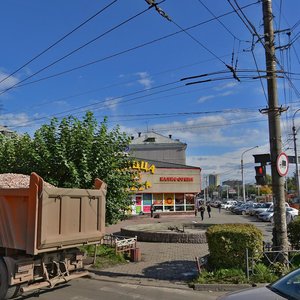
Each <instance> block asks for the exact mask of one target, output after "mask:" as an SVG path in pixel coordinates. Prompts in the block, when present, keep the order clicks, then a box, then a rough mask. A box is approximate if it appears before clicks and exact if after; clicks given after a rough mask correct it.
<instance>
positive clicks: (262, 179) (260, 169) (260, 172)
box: [255, 166, 267, 185]
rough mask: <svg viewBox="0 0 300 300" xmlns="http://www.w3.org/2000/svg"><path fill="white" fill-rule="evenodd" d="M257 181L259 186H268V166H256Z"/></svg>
mask: <svg viewBox="0 0 300 300" xmlns="http://www.w3.org/2000/svg"><path fill="white" fill-rule="evenodd" d="M255 180H256V184H257V185H266V184H267V176H266V166H256V167H255Z"/></svg>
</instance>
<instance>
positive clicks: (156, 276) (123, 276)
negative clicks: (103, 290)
mask: <svg viewBox="0 0 300 300" xmlns="http://www.w3.org/2000/svg"><path fill="white" fill-rule="evenodd" d="M177 221H178V222H198V223H203V224H225V223H251V224H254V225H256V226H257V227H259V228H260V229H261V230H262V231H263V233H264V237H265V239H269V238H270V232H271V226H270V225H269V224H266V223H261V222H256V221H255V219H253V217H249V216H239V215H233V214H232V213H230V212H227V211H225V210H222V211H221V213H219V212H218V210H217V209H213V210H212V217H211V218H210V219H209V218H208V216H207V214H206V215H205V219H204V221H201V218H200V217H195V216H194V215H180V216H176V215H175V216H174V215H171V216H166V215H165V216H164V215H162V216H161V217H160V218H159V219H155V218H150V216H145V215H144V216H138V217H134V218H132V219H130V220H125V221H123V222H120V223H118V224H116V225H112V226H109V227H108V228H107V230H106V232H107V233H108V234H110V233H115V234H116V233H118V232H119V231H120V229H121V228H123V227H126V226H129V225H130V226H132V225H139V224H155V223H166V222H177ZM138 248H140V250H141V253H142V261H141V262H137V263H133V262H128V263H127V264H122V265H118V266H113V267H109V268H106V269H102V270H98V271H95V274H97V276H102V279H103V280H115V281H118V282H128V283H129V282H130V283H133V284H153V282H155V281H156V284H157V281H159V286H161V285H168V284H170V283H171V284H174V283H175V284H176V285H181V286H182V287H183V286H185V287H187V285H186V282H187V281H189V280H191V279H193V278H195V276H196V275H197V273H198V271H197V266H196V261H195V257H203V256H205V255H207V254H208V246H207V244H181V243H151V242H138Z"/></svg>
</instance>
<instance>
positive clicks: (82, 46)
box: [0, 8, 148, 95]
mask: <svg viewBox="0 0 300 300" xmlns="http://www.w3.org/2000/svg"><path fill="white" fill-rule="evenodd" d="M146 11H148V8H147V9H145V10H143V11H141V12H139V13H137V14H136V15H134V16H132V17H130V18H128V19H126V20H125V21H123V22H121V23H119V24H118V25H116V26H113V27H112V28H111V29H109V30H107V31H105V32H104V33H102V34H100V35H98V36H96V37H95V38H93V39H92V40H90V41H88V42H87V43H85V44H83V45H81V46H80V47H78V48H76V49H74V50H72V51H71V52H69V53H67V54H66V55H64V56H62V57H61V58H59V59H57V60H55V61H53V62H52V63H50V64H48V65H47V66H45V67H43V68H41V69H39V70H38V71H36V72H34V73H33V74H32V75H30V76H28V77H26V78H24V79H23V80H21V81H19V82H18V83H16V84H14V85H12V86H10V87H8V88H6V89H4V90H2V91H1V92H0V95H2V94H4V93H6V92H7V91H9V90H11V89H13V88H14V87H15V86H17V85H19V84H20V83H22V82H25V81H26V80H28V79H30V78H32V77H33V76H35V75H37V74H39V73H41V72H42V71H45V70H46V69H48V68H50V67H52V66H54V65H56V64H57V63H58V62H60V61H62V60H64V59H66V58H67V57H69V56H71V55H73V54H74V53H76V52H78V51H79V50H81V49H83V48H85V47H86V46H88V45H90V44H92V43H94V42H95V41H97V40H98V39H100V38H102V37H104V36H105V35H107V34H109V33H111V32H112V31H114V30H116V29H117V28H119V27H121V26H123V25H124V24H126V23H128V22H130V21H132V20H133V19H135V18H137V17H139V16H140V15H142V14H144V13H145V12H146Z"/></svg>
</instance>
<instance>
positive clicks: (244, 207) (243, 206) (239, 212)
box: [235, 203, 251, 215]
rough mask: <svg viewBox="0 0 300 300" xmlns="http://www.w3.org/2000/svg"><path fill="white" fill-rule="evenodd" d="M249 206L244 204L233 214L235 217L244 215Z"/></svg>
mask: <svg viewBox="0 0 300 300" xmlns="http://www.w3.org/2000/svg"><path fill="white" fill-rule="evenodd" d="M250 205H251V204H250V203H249V204H248V203H245V204H242V205H240V206H239V207H238V208H237V209H236V210H235V213H236V214H237V215H245V214H246V211H247V209H248V208H249V206H250Z"/></svg>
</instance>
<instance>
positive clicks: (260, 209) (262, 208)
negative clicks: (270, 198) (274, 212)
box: [253, 202, 273, 216]
mask: <svg viewBox="0 0 300 300" xmlns="http://www.w3.org/2000/svg"><path fill="white" fill-rule="evenodd" d="M272 205H273V202H265V203H262V205H261V206H260V207H258V208H255V209H254V210H253V215H254V216H257V215H258V214H260V213H262V212H264V211H267V210H268V209H269V208H270V207H271V206H272Z"/></svg>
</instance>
